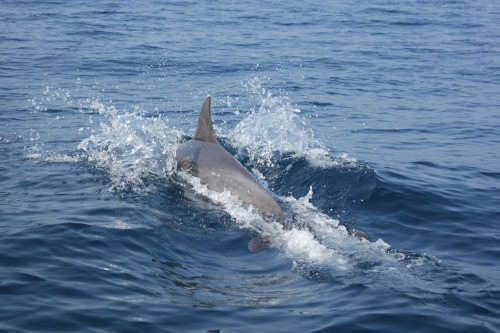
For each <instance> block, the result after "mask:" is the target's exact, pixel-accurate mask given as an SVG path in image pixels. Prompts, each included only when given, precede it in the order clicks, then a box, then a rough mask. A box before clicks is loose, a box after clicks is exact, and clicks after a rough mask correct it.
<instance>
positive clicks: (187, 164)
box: [175, 97, 366, 252]
mask: <svg viewBox="0 0 500 333" xmlns="http://www.w3.org/2000/svg"><path fill="white" fill-rule="evenodd" d="M210 104H211V98H210V97H207V98H206V99H205V101H204V102H203V105H202V107H201V112H200V117H199V119H198V126H197V127H196V131H195V132H194V136H193V138H192V139H191V140H189V141H187V142H186V143H183V144H182V145H180V146H179V148H177V152H176V156H175V157H176V160H177V170H180V171H187V172H189V173H190V174H191V175H193V176H194V177H197V178H199V179H200V182H201V183H202V184H204V185H206V186H207V188H208V189H209V190H212V191H215V192H224V191H229V192H230V193H231V194H232V195H234V196H236V197H238V198H239V199H240V200H241V201H243V203H245V204H246V205H251V206H253V207H254V208H256V209H257V210H258V211H259V213H260V214H261V215H262V216H263V217H265V218H267V219H272V220H275V221H278V222H280V223H282V224H283V226H284V227H285V228H287V229H288V228H289V226H287V223H286V216H285V214H284V213H283V210H281V207H280V206H279V205H278V203H277V202H276V200H275V199H274V198H273V196H272V195H271V194H270V193H269V192H268V191H266V190H265V189H264V188H263V187H262V186H261V185H260V184H259V183H258V182H257V181H256V180H255V179H254V178H253V177H252V175H251V174H250V173H249V172H248V171H247V170H246V169H245V168H244V167H243V166H242V165H241V164H240V163H239V162H238V161H237V160H236V159H235V158H234V157H233V156H231V154H229V153H228V152H227V151H226V150H225V149H224V148H223V147H222V146H221V145H220V143H219V141H217V138H216V137H215V134H214V129H213V125H212V118H211V114H210ZM356 232H361V233H363V232H362V231H358V230H355V229H351V230H349V233H350V234H355V235H356V236H358V237H364V236H363V235H358V234H356ZM365 235H366V234H365ZM269 245H270V242H269V241H268V240H267V239H265V238H263V237H255V238H253V239H252V240H251V241H250V243H249V244H248V249H249V250H250V252H257V251H260V250H262V249H264V248H267V247H268V246H269Z"/></svg>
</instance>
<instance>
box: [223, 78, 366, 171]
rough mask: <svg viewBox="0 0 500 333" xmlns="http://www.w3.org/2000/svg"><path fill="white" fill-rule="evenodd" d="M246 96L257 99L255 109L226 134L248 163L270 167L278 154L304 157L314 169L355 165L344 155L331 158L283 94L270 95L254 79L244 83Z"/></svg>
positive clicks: (298, 110) (354, 160)
mask: <svg viewBox="0 0 500 333" xmlns="http://www.w3.org/2000/svg"><path fill="white" fill-rule="evenodd" d="M245 85H246V87H247V89H248V90H249V93H250V94H251V95H252V96H255V97H257V99H258V101H259V106H258V107H257V110H255V109H254V108H252V109H251V110H250V113H249V114H248V115H247V116H246V118H244V119H243V120H242V121H241V122H240V123H239V124H238V125H237V126H236V127H235V128H234V129H233V130H232V131H230V133H229V139H230V141H231V142H232V144H233V146H236V147H238V154H242V155H247V156H248V157H249V159H250V160H251V161H252V163H254V164H257V165H260V166H263V167H274V166H275V161H276V160H278V159H279V158H280V156H282V155H286V154H293V155H295V156H297V157H305V158H306V159H307V160H308V161H309V162H310V163H312V164H314V165H315V166H318V167H324V168H328V167H332V166H339V165H345V164H351V165H356V164H357V160H356V159H354V158H352V157H348V156H347V154H343V155H340V156H338V157H337V158H332V156H331V155H330V153H329V151H328V149H326V148H325V146H324V144H323V143H322V142H321V140H319V139H318V138H316V137H315V135H314V132H313V131H312V129H311V128H310V126H309V124H308V122H307V119H306V118H305V117H303V116H301V114H300V113H301V110H300V109H298V108H297V107H295V106H294V105H293V104H292V103H291V102H290V99H289V98H288V97H287V96H286V95H274V94H273V93H272V92H271V91H270V90H268V89H266V88H264V87H263V85H262V81H261V80H260V79H259V78H258V77H256V78H252V79H251V80H249V81H248V82H247V83H246V84H245Z"/></svg>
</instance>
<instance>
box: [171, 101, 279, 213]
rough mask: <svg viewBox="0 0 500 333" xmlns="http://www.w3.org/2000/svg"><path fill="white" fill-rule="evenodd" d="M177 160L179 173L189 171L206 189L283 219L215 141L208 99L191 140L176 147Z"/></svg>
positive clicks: (272, 201)
mask: <svg viewBox="0 0 500 333" xmlns="http://www.w3.org/2000/svg"><path fill="white" fill-rule="evenodd" d="M176 159H177V169H178V170H188V171H189V172H190V173H191V174H192V175H193V176H195V177H198V178H200V181H201V183H202V184H205V185H206V186H207V187H208V189H210V190H212V191H216V192H224V191H229V192H231V194H232V195H234V196H237V197H238V198H240V199H241V200H242V201H243V202H244V203H245V204H247V205H252V206H253V207H255V208H256V209H258V210H259V212H260V213H262V214H264V215H267V216H271V217H274V218H276V219H282V218H283V216H284V214H283V211H282V210H281V208H280V206H279V205H278V203H277V202H276V200H275V199H274V198H273V197H272V196H271V194H270V193H269V192H268V191H266V190H265V189H264V188H263V187H262V186H261V185H260V184H259V183H258V182H257V181H256V180H255V179H254V178H253V177H252V175H251V174H250V173H249V172H248V171H247V170H246V169H245V168H244V167H243V166H242V165H241V164H240V163H239V162H238V161H237V160H236V159H234V157H233V156H231V154H229V153H228V152H227V151H226V150H225V149H224V148H223V147H222V146H221V145H220V144H219V142H218V141H217V139H216V137H215V135H214V132H213V127H212V119H211V115H210V97H208V98H207V99H206V100H205V102H204V103H203V106H202V109H201V112H200V118H199V120H198V126H197V128H196V131H195V134H194V137H193V139H192V140H189V141H188V142H186V143H184V144H182V145H180V146H179V148H178V149H177V152H176Z"/></svg>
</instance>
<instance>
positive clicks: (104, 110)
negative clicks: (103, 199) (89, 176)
mask: <svg viewBox="0 0 500 333" xmlns="http://www.w3.org/2000/svg"><path fill="white" fill-rule="evenodd" d="M90 107H91V108H92V109H94V110H95V111H97V112H99V113H100V114H102V115H103V116H104V120H103V121H102V122H101V123H100V128H99V130H98V131H96V132H95V133H94V134H92V135H91V136H90V137H88V138H85V139H84V140H82V141H81V142H80V143H79V145H78V149H79V150H81V151H83V152H84V153H85V154H86V156H87V158H88V160H89V161H91V162H95V163H96V164H97V165H98V166H99V167H101V168H103V169H105V170H107V172H108V173H109V174H110V177H111V181H112V185H111V187H112V190H120V189H122V188H124V187H128V186H132V187H133V188H134V189H136V190H138V189H141V188H143V186H144V183H143V177H145V176H146V175H154V176H158V177H164V176H165V175H170V174H172V173H173V172H174V170H175V166H176V162H175V150H176V149H177V145H178V142H179V141H180V138H181V132H180V131H178V130H176V129H174V128H171V127H169V126H168V120H167V119H166V117H162V116H158V117H154V118H153V117H146V116H143V115H142V114H141V113H142V112H139V111H137V110H135V111H134V112H119V111H118V110H117V109H116V108H115V107H114V106H113V105H109V106H108V105H105V104H104V103H101V102H100V101H98V100H92V101H91V102H90Z"/></svg>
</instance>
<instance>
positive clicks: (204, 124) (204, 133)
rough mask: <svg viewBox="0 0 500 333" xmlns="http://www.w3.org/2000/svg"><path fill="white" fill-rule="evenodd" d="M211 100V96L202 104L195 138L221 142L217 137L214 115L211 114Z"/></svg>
mask: <svg viewBox="0 0 500 333" xmlns="http://www.w3.org/2000/svg"><path fill="white" fill-rule="evenodd" d="M211 100H212V99H211V98H210V96H209V97H207V98H206V99H205V101H204V102H203V105H202V106H201V112H200V118H199V119H198V126H196V131H195V132H194V136H193V139H195V140H198V141H204V142H213V143H219V142H218V141H217V139H216V138H215V134H214V127H213V125H212V117H211V115H210V103H211Z"/></svg>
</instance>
